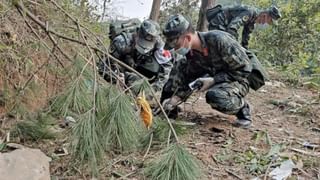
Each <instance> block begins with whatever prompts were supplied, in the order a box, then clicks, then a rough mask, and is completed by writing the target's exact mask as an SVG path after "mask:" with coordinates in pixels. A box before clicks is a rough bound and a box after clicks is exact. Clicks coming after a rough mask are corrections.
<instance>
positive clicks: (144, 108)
mask: <svg viewBox="0 0 320 180" xmlns="http://www.w3.org/2000/svg"><path fill="white" fill-rule="evenodd" d="M142 94H143V95H142V96H139V97H138V98H137V104H138V105H139V106H140V108H141V109H140V117H141V119H142V120H143V123H144V125H145V126H146V127H147V128H148V129H149V128H150V127H151V125H152V118H153V116H152V110H151V107H150V104H149V103H148V101H147V100H146V98H145V96H144V93H142Z"/></svg>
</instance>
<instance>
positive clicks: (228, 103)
mask: <svg viewBox="0 0 320 180" xmlns="http://www.w3.org/2000/svg"><path fill="white" fill-rule="evenodd" d="M248 92H249V85H247V84H240V83H239V82H237V81H235V82H224V83H220V84H216V85H214V86H213V87H211V88H210V89H209V90H208V91H207V93H206V102H207V103H208V104H210V105H211V107H212V108H214V109H216V110H219V111H221V112H223V113H226V114H237V113H238V112H239V110H240V109H241V108H242V107H243V106H244V105H245V99H244V97H245V96H246V95H247V94H248Z"/></svg>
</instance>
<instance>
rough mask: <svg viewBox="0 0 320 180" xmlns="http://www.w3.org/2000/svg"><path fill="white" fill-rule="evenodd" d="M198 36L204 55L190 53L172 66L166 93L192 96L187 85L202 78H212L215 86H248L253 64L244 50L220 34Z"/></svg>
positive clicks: (212, 33) (204, 33)
mask: <svg viewBox="0 0 320 180" xmlns="http://www.w3.org/2000/svg"><path fill="white" fill-rule="evenodd" d="M198 36H199V38H200V40H201V44H202V47H203V49H204V51H203V52H199V51H196V50H190V52H188V54H187V55H186V56H185V58H182V59H180V60H178V61H176V62H175V64H174V67H173V68H172V70H171V73H170V76H169V80H168V83H167V85H166V86H169V89H168V90H169V91H172V92H174V93H175V95H177V96H179V97H181V98H185V97H186V96H188V94H190V92H191V90H190V88H189V86H188V84H189V83H190V82H192V81H194V80H196V79H197V78H199V77H202V76H204V75H209V76H211V77H213V78H214V80H215V83H216V84H218V83H223V82H233V81H238V82H239V83H241V84H244V85H246V86H247V85H248V83H249V82H248V79H247V77H248V76H249V74H250V73H251V70H252V64H251V62H250V60H249V58H248V56H247V54H246V49H244V48H243V47H242V46H241V45H240V44H239V43H238V42H237V41H236V40H234V38H233V37H232V36H231V35H230V34H228V33H225V32H222V31H215V30H213V31H209V32H198ZM166 88H168V87H166Z"/></svg>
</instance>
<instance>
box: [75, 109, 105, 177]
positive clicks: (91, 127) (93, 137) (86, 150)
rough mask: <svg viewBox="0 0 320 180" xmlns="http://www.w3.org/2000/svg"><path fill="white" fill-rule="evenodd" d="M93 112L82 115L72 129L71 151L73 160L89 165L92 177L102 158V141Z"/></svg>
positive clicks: (96, 171)
mask: <svg viewBox="0 0 320 180" xmlns="http://www.w3.org/2000/svg"><path fill="white" fill-rule="evenodd" d="M101 133H102V130H101V127H100V126H99V124H98V121H97V119H96V115H95V112H94V110H90V111H88V112H86V113H84V114H82V115H80V118H79V120H78V122H77V123H76V124H75V126H74V127H73V128H72V136H71V149H72V156H73V159H74V160H76V161H79V162H80V163H81V164H86V163H89V166H90V168H91V171H92V173H93V174H94V175H97V173H98V170H97V169H98V168H97V166H98V164H99V163H100V161H101V158H102V157H103V152H104V149H103V139H102V138H101Z"/></svg>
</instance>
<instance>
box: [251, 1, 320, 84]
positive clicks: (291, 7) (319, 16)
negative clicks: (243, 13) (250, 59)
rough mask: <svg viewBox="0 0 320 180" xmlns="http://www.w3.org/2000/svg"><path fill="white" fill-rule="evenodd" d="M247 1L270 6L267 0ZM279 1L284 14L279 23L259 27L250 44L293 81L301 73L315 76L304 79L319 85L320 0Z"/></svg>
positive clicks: (264, 58) (265, 59) (299, 76)
mask: <svg viewBox="0 0 320 180" xmlns="http://www.w3.org/2000/svg"><path fill="white" fill-rule="evenodd" d="M246 2H247V3H248V4H252V5H255V6H257V7H261V8H262V7H263V8H267V7H268V6H270V4H269V3H270V2H269V1H266V0H258V1H246ZM250 2H251V3H250ZM277 2H278V6H279V7H280V9H281V11H282V12H281V13H282V15H283V17H282V18H281V19H279V21H278V25H272V27H270V28H268V29H266V30H265V31H259V30H256V31H255V32H254V34H253V35H252V38H251V42H250V46H251V48H253V49H255V51H256V52H258V53H257V55H258V58H259V59H260V60H262V61H264V62H269V63H271V64H272V65H276V66H281V70H282V71H284V72H285V73H286V77H290V79H288V80H290V82H294V83H296V82H298V79H300V78H301V77H312V78H308V79H305V81H306V82H307V83H309V84H313V85H315V87H317V86H318V85H319V84H320V81H319V79H320V78H319V72H320V70H319V65H320V61H319V57H320V53H319V52H320V51H319V45H318V44H319V42H320V26H319V24H320V13H319V11H318V9H319V7H320V1H317V0H311V1H300V0H292V1H285V0H280V1H277Z"/></svg>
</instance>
